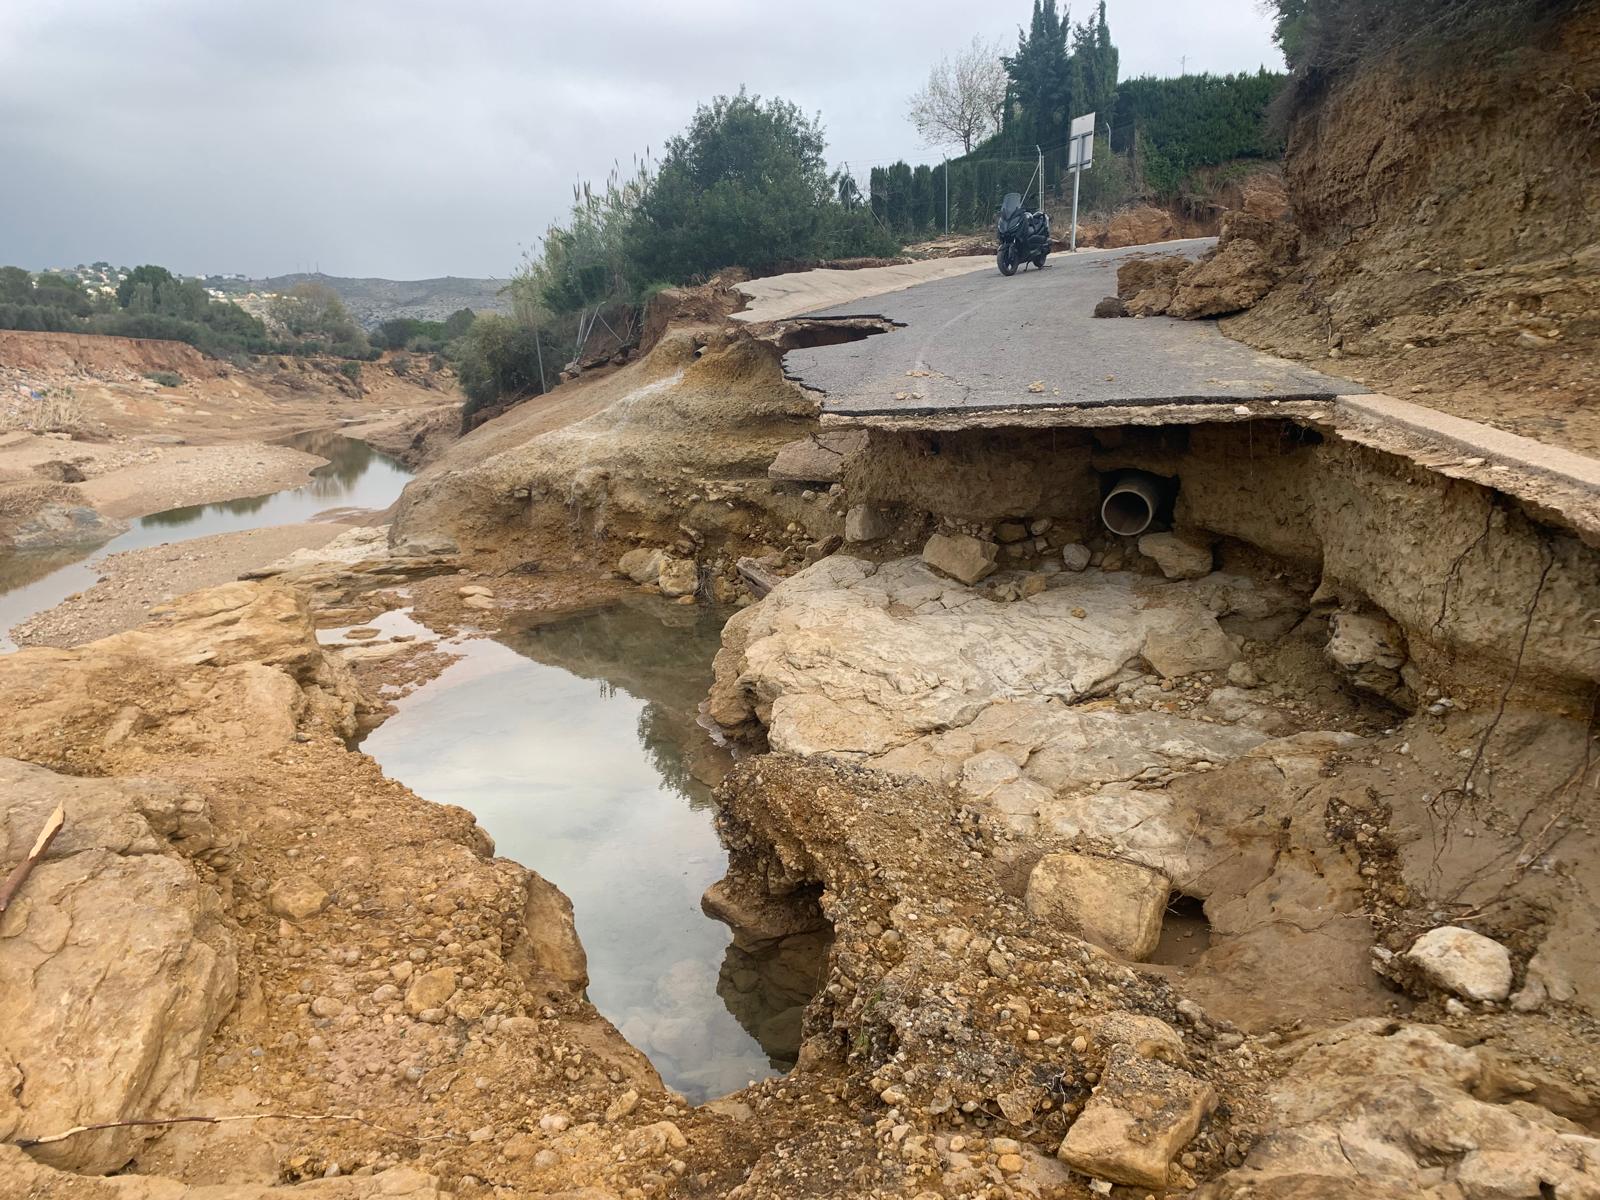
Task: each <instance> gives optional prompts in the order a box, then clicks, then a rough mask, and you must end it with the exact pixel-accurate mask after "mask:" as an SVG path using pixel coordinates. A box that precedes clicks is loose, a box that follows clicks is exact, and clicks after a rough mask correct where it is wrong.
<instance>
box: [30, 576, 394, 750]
mask: <svg viewBox="0 0 1600 1200" xmlns="http://www.w3.org/2000/svg"><path fill="white" fill-rule="evenodd" d="M156 611H157V613H158V614H159V615H158V616H157V618H156V619H155V620H152V621H149V622H147V623H146V624H144V625H141V626H139V627H138V628H137V629H130V630H128V631H127V632H126V633H119V634H115V635H113V636H111V637H108V638H102V639H101V640H99V641H97V642H90V643H88V644H87V645H83V646H78V647H74V648H72V649H70V650H58V649H54V648H51V647H31V648H27V649H23V650H20V651H18V652H17V653H15V654H10V655H5V656H3V657H0V711H4V712H5V713H6V714H7V719H6V721H5V722H3V723H0V755H10V756H12V757H16V758H22V759H27V760H29V761H32V762H40V763H45V764H47V765H49V766H52V767H63V768H67V769H69V770H71V771H73V772H74V773H79V774H88V773H94V772H104V771H107V770H110V769H111V765H112V764H117V763H135V764H141V765H140V766H136V767H134V769H135V770H138V769H143V768H142V764H145V763H147V762H148V763H149V764H152V765H153V764H154V763H156V762H157V761H158V760H159V758H160V757H161V756H162V755H164V754H169V753H174V752H176V753H196V754H210V753H215V752H216V748H217V747H219V746H227V747H228V751H229V753H230V754H233V755H239V756H245V755H251V754H256V753H269V752H271V751H273V750H276V749H280V748H282V747H284V746H287V745H289V744H290V743H291V742H292V741H293V740H294V738H295V736H296V735H297V734H299V733H301V732H302V731H303V730H304V729H305V728H307V727H309V726H313V725H319V726H322V727H324V728H327V729H329V730H330V731H332V732H336V733H338V734H340V735H344V736H348V735H349V734H351V733H353V732H354V730H355V713H356V711H357V709H358V708H360V707H364V706H366V705H368V704H370V701H369V700H368V699H367V698H366V697H365V695H364V694H363V693H362V692H361V690H360V688H359V687H358V686H357V685H356V683H355V681H354V680H353V678H352V677H351V675H350V672H349V670H348V669H347V668H346V667H345V666H344V665H343V663H341V662H340V661H339V660H338V658H337V657H336V656H333V655H330V654H328V653H327V652H326V651H325V650H324V648H323V647H322V646H321V645H320V644H319V643H318V641H317V637H316V630H315V628H314V627H313V625H312V620H311V613H310V609H309V608H308V606H307V602H306V600H305V598H304V597H302V596H300V595H299V594H297V593H296V592H295V591H294V590H292V589H290V588H287V587H283V586H281V585H279V584H276V583H248V582H237V583H228V584H223V585H222V586H220V587H215V588H209V589H207V590H205V591H201V592H194V593H192V594H190V595H188V596H184V597H182V598H181V599H179V600H176V601H174V602H173V603H172V604H171V605H168V606H163V607H162V608H161V609H158V610H156Z"/></svg>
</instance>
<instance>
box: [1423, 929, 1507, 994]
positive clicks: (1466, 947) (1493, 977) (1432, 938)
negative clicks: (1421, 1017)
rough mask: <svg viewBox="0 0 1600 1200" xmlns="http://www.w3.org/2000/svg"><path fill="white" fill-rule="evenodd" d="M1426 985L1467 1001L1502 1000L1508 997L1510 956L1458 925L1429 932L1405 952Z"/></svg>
mask: <svg viewBox="0 0 1600 1200" xmlns="http://www.w3.org/2000/svg"><path fill="white" fill-rule="evenodd" d="M1405 956H1406V959H1407V960H1408V961H1409V962H1411V963H1412V965H1414V966H1415V967H1416V968H1417V969H1418V970H1420V971H1421V972H1422V974H1423V976H1424V977H1426V978H1427V979H1428V981H1429V982H1431V983H1433V984H1434V985H1435V986H1437V987H1441V988H1443V989H1444V990H1445V991H1447V992H1453V993H1455V994H1456V995H1457V996H1461V997H1463V998H1465V999H1467V1000H1496V1001H1498V1000H1504V999H1505V998H1506V997H1507V996H1509V995H1510V994H1511V955H1510V954H1509V953H1508V952H1507V950H1506V948H1505V947H1504V946H1502V945H1501V944H1500V943H1499V942H1497V941H1495V940H1494V939H1493V938H1487V937H1484V936H1483V934H1481V933H1474V932H1473V931H1472V930H1470V929H1463V928H1461V927H1460V926H1459V925H1441V926H1439V927H1438V928H1437V929H1430V930H1428V932H1427V933H1425V934H1423V935H1422V936H1421V937H1419V938H1418V939H1417V940H1416V941H1414V942H1412V943H1411V948H1410V949H1409V950H1407V951H1406V954H1405Z"/></svg>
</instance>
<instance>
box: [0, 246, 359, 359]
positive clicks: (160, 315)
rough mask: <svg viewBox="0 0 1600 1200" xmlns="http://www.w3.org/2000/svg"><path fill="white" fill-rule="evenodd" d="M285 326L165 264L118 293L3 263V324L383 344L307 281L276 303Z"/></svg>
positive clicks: (273, 346) (212, 350)
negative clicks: (273, 325)
mask: <svg viewBox="0 0 1600 1200" xmlns="http://www.w3.org/2000/svg"><path fill="white" fill-rule="evenodd" d="M272 315H273V318H274V320H275V321H277V322H278V323H279V325H280V326H281V329H280V330H279V331H274V330H271V329H269V328H268V327H267V325H266V323H265V322H264V321H262V320H261V319H260V318H258V317H255V316H252V315H251V314H250V313H248V312H246V311H245V310H244V309H242V308H240V307H239V306H238V305H236V304H231V303H229V302H227V301H225V300H214V299H212V298H211V296H210V295H209V294H208V293H207V292H206V290H205V288H204V287H203V286H201V284H200V283H199V282H198V281H196V280H193V279H180V278H178V277H177V276H176V275H174V274H173V273H172V272H171V271H169V270H167V269H166V268H165V267H159V266H153V265H148V264H147V265H145V266H140V267H135V268H134V269H133V270H132V271H130V272H128V274H127V275H126V276H125V277H124V278H123V279H122V280H121V282H119V283H118V285H117V290H116V293H115V295H114V296H108V295H106V294H104V293H103V292H96V293H94V294H90V293H89V292H87V291H85V290H84V288H83V285H82V284H81V283H80V282H79V281H78V280H77V278H76V277H74V276H69V275H59V274H54V273H51V272H41V273H40V274H37V275H35V274H32V273H30V272H28V271H25V270H23V269H22V268H21V267H0V329H23V330H34V331H39V332H47V333H92V334H106V335H110V336H115V337H130V338H162V339H166V340H169V341H175V342H187V343H188V344H189V345H191V346H194V347H195V348H196V349H198V350H201V351H204V352H205V353H207V354H212V355H217V356H219V357H221V356H227V355H233V354H332V355H335V356H337V357H341V358H349V359H371V358H376V357H377V355H378V351H377V350H375V349H374V348H373V347H372V346H371V345H369V343H368V341H367V338H366V335H365V334H364V333H362V331H361V329H360V328H359V327H358V326H357V325H356V323H355V322H354V321H352V320H351V319H350V315H349V313H347V312H346V311H345V309H344V305H343V304H341V303H340V302H339V298H338V297H337V296H336V295H334V294H333V292H332V291H331V290H329V289H328V288H325V287H320V286H318V285H316V284H304V285H301V287H298V288H296V289H295V290H294V292H292V293H291V294H290V295H288V296H284V297H281V298H280V299H279V300H278V301H277V302H276V303H275V304H274V306H273V314H272Z"/></svg>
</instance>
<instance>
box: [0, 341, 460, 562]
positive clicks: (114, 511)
mask: <svg viewBox="0 0 1600 1200" xmlns="http://www.w3.org/2000/svg"><path fill="white" fill-rule="evenodd" d="M401 360H404V361H401ZM427 363H428V360H427V359H425V358H423V357H419V356H407V355H389V356H388V357H386V358H385V359H384V360H382V361H380V362H375V363H363V364H360V365H359V368H358V371H359V374H358V375H357V377H355V378H352V377H350V376H349V375H347V374H345V373H344V372H343V371H342V370H341V369H340V368H341V365H342V364H340V363H338V362H336V361H321V360H308V359H295V358H279V357H277V356H268V357H264V358H260V359H256V360H252V361H249V362H247V363H246V364H244V365H239V364H235V363H233V362H230V361H224V360H221V359H214V358H208V357H206V356H205V355H203V354H201V353H200V352H199V351H197V350H195V349H194V348H193V347H192V346H187V345H184V344H182V343H178V342H163V341H148V340H139V339H133V338H113V337H90V336H86V335H79V334H56V333H21V332H16V331H9V330H7V331H0V548H12V547H15V548H21V549H38V548H48V547H54V546H68V545H92V544H95V543H98V542H102V541H104V540H106V538H108V537H110V536H112V535H113V534H115V533H117V532H119V526H118V525H117V523H116V522H117V519H119V518H128V517H136V516H143V515H145V514H148V513H152V512H159V511H161V510H163V509H167V508H172V507H177V506H180V505H187V504H203V503H211V502H215V501H220V500H230V499H235V498H238V497H241V496H257V495H263V494H265V493H267V492H273V491H278V490H280V489H282V488H287V487H292V486H294V485H296V484H298V483H303V482H304V481H305V479H306V476H307V474H308V472H309V471H310V469H311V468H312V467H315V466H316V465H317V462H316V460H315V459H314V458H312V457H311V456H309V455H306V454H301V453H299V452H298V451H294V450H290V449H287V448H286V447H283V446H279V445H275V444H273V443H275V442H277V441H279V440H281V439H283V438H285V437H287V436H289V435H291V434H295V433H303V432H306V431H310V430H316V429H326V428H330V427H335V426H341V425H347V424H348V425H358V426H359V430H358V432H357V433H355V434H354V435H353V436H361V437H367V438H369V440H371V441H373V443H374V444H375V445H379V446H380V447H381V448H383V449H385V450H386V451H392V452H394V453H395V454H396V456H397V457H400V458H401V459H402V460H403V461H405V462H406V463H407V464H408V465H419V464H421V463H422V462H424V461H427V460H428V459H429V458H431V457H432V456H434V455H436V454H437V453H439V451H440V450H441V449H442V447H443V446H444V445H445V444H446V443H447V442H448V441H450V440H451V439H453V438H454V436H455V434H456V431H457V429H458V428H459V403H460V402H459V399H457V398H456V397H455V388H454V379H453V377H452V376H450V375H449V374H448V372H434V371H431V370H429V369H428V367H427ZM41 481H48V482H49V483H50V484H51V485H53V487H52V488H51V489H49V490H44V489H42V488H41Z"/></svg>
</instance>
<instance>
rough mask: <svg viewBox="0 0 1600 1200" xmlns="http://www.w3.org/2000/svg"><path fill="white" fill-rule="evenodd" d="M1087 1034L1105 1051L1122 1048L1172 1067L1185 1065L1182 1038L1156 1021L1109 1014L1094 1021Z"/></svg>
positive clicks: (1139, 1015)
mask: <svg viewBox="0 0 1600 1200" xmlns="http://www.w3.org/2000/svg"><path fill="white" fill-rule="evenodd" d="M1090 1032H1091V1033H1092V1035H1093V1041H1094V1044H1095V1045H1097V1046H1100V1047H1102V1048H1104V1049H1107V1050H1109V1049H1110V1048H1112V1047H1114V1046H1126V1047H1128V1048H1129V1049H1130V1050H1132V1051H1133V1052H1134V1053H1135V1054H1137V1055H1138V1056H1139V1057H1140V1058H1154V1059H1160V1060H1161V1061H1163V1062H1169V1063H1172V1064H1173V1065H1174V1066H1183V1065H1184V1063H1185V1059H1186V1054H1185V1052H1184V1045H1183V1035H1182V1034H1181V1033H1179V1032H1178V1031H1177V1030H1176V1029H1174V1028H1173V1027H1172V1026H1171V1025H1168V1024H1167V1023H1166V1022H1165V1021H1163V1020H1161V1019H1160V1018H1159V1017H1149V1016H1145V1015H1144V1014H1143V1013H1133V1012H1110V1013H1106V1014H1104V1015H1103V1016H1100V1017H1097V1018H1096V1019H1095V1020H1094V1021H1093V1022H1092V1024H1091V1025H1090Z"/></svg>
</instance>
